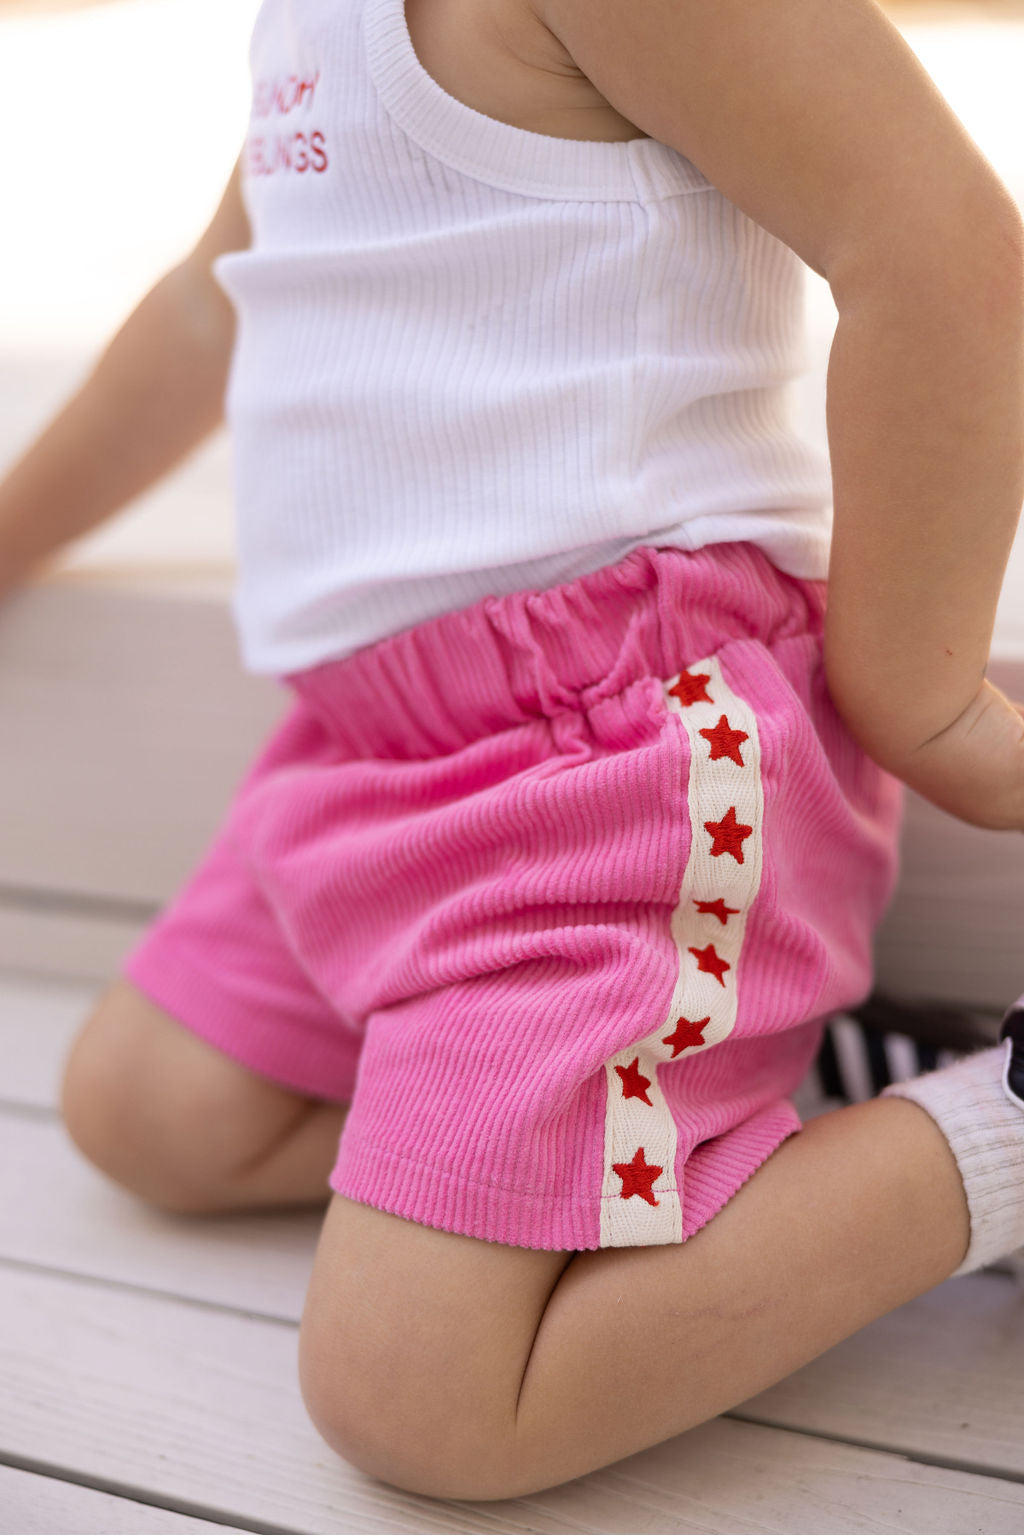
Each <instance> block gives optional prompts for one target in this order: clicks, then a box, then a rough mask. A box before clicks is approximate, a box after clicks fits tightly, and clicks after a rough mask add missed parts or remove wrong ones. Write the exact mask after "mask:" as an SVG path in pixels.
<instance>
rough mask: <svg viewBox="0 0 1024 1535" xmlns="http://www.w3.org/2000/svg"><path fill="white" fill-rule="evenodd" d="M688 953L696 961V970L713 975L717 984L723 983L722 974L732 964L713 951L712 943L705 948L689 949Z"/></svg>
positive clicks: (721, 984) (729, 968)
mask: <svg viewBox="0 0 1024 1535" xmlns="http://www.w3.org/2000/svg"><path fill="white" fill-rule="evenodd" d="M690 953H691V954H692V955H693V957H694V959H695V960H696V961H697V969H698V970H702V971H703V972H704V974H705V975H713V976H714V978H715V980H716V981H717V982H718V984H719V986H724V985H725V982H724V981H723V980H722V976H723V975H724V974H725V972H726V971H727V970H731V969H732V966H731V965H728V964H726V962H725V960H724V959H722V958H720V957H719V955H717V954H716V953H715V946H714V944H713V943H709V944H708V946H707V948H706V949H691V950H690Z"/></svg>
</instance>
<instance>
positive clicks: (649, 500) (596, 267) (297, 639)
mask: <svg viewBox="0 0 1024 1535" xmlns="http://www.w3.org/2000/svg"><path fill="white" fill-rule="evenodd" d="M250 63H251V68H252V76H253V95H252V115H251V118H250V124H249V132H248V137H247V140H246V146H245V150H244V156H243V169H244V177H243V196H244V200H245V205H246V208H247V211H248V214H249V218H250V221H251V225H252V231H253V238H252V246H251V248H250V249H248V250H244V251H237V252H232V253H230V254H227V255H223V256H221V257H219V258H218V260H217V262H216V263H215V268H214V270H215V273H216V276H217V278H218V280H219V281H220V283H221V285H222V287H223V288H224V290H225V292H226V293H227V294H228V296H229V297H230V298H231V300H232V302H233V304H234V306H235V309H236V313H237V319H238V325H237V335H236V345H235V352H234V356H233V360H232V367H231V374H230V378H229V383H228V390H227V396H226V415H227V421H228V426H229V429H230V433H231V438H232V453H233V476H234V494H235V516H236V532H237V548H238V573H237V583H236V588H235V594H234V599H233V606H234V614H235V619H236V622H237V626H238V632H239V637H240V647H241V653H242V661H243V665H244V666H245V667H246V669H247V670H249V671H252V672H256V673H271V674H278V675H281V674H285V673H288V672H293V671H299V670H303V669H305V668H307V667H310V666H314V665H316V664H318V663H319V662H321V661H326V660H329V659H332V658H337V657H341V656H344V655H346V654H348V653H350V652H352V651H353V650H356V649H358V648H360V647H362V646H365V645H368V644H372V643H373V642H375V641H377V640H379V639H382V638H384V637H385V636H387V635H389V634H392V633H394V632H396V631H398V630H400V629H405V628H408V627H410V626H412V625H414V624H416V623H419V622H421V621H423V620H424V619H427V618H431V617H433V616H435V615H436V614H438V613H441V612H444V611H448V610H451V609H454V608H460V607H464V606H467V605H469V604H471V603H473V602H476V601H478V600H479V599H480V598H482V597H484V596H485V595H487V594H495V595H503V594H505V593H507V592H510V591H516V590H523V589H527V588H544V587H548V586H553V585H556V584H558V583H561V582H564V581H571V580H574V579H575V578H576V577H577V576H580V575H584V574H586V573H587V572H589V571H592V570H596V569H598V568H599V567H601V566H603V565H607V564H612V563H614V562H616V561H617V560H619V559H621V558H622V557H623V556H624V555H626V554H627V553H629V552H630V550H632V549H634V548H636V547H637V546H639V545H641V544H651V545H656V546H678V547H680V548H684V549H696V548H700V547H702V546H704V545H707V544H711V543H716V542H730V541H736V540H749V541H750V542H752V543H756V544H758V545H759V546H760V547H761V548H762V549H763V550H764V552H765V553H766V554H767V555H768V557H769V558H770V559H771V560H772V561H773V562H774V563H775V564H776V565H777V566H778V567H779V568H781V569H782V570H784V571H787V572H788V573H790V574H792V575H798V576H810V577H822V576H824V575H825V574H826V570H827V561H828V544H829V531H830V512H831V506H830V501H831V476H830V471H829V463H828V458H827V455H826V454H825V453H823V452H822V450H821V449H820V448H819V447H818V446H817V445H814V444H812V443H810V442H809V441H806V440H804V439H803V438H802V437H801V436H800V434H799V432H798V431H797V429H796V399H795V394H794V390H793V383H794V380H795V379H796V378H798V377H799V376H800V374H801V373H803V372H805V371H806V369H807V338H806V333H805V324H806V321H805V313H804V275H805V268H804V266H803V263H802V262H801V260H800V258H799V257H798V256H797V255H796V253H795V252H794V251H792V250H791V249H790V248H789V247H788V246H787V245H785V244H784V243H782V242H781V241H779V240H778V239H776V238H775V237H774V236H773V235H771V234H769V233H768V232H767V231H766V230H765V229H764V228H763V227H761V226H760V225H759V224H757V223H755V222H754V221H753V220H752V219H750V218H748V217H747V216H746V215H745V214H744V213H742V212H741V211H740V210H739V209H738V208H737V207H736V206H735V205H734V204H733V203H730V202H729V201H728V200H727V199H726V198H725V197H724V196H723V195H722V194H721V193H720V192H719V191H718V190H717V189H716V188H715V187H714V186H713V185H712V184H711V183H710V182H709V181H708V180H707V179H706V178H705V176H704V175H703V174H702V173H701V172H700V171H699V170H698V169H697V167H696V166H695V165H694V164H693V163H692V162H691V161H689V160H687V159H686V158H684V156H682V155H681V154H679V153H678V152H677V151H676V150H674V149H672V148H671V147H669V146H668V145H666V144H663V143H660V142H659V141H658V140H656V139H650V138H639V139H632V140H626V141H620V142H593V141H584V140H575V139H563V138H556V137H551V136H549V135H547V134H541V133H533V132H529V131H527V130H525V129H522V128H518V127H513V126H511V125H510V124H507V123H503V122H500V121H497V120H496V119H493V118H491V117H488V116H485V115H484V114H482V113H480V112H477V111H476V110H474V109H473V108H471V107H468V106H466V105H465V104H464V103H462V102H460V101H458V100H456V99H455V98H454V97H452V96H450V95H449V94H448V93H447V92H446V91H445V90H444V89H443V88H442V87H441V86H440V85H439V84H438V83H437V82H436V81H435V80H434V79H433V77H432V76H431V75H429V74H428V73H427V72H426V70H425V69H424V68H423V66H422V65H421V64H420V62H419V60H418V58H417V55H416V53H415V51H414V49H413V46H412V42H411V39H410V36H409V31H408V28H407V25H406V19H405V3H404V0H265V3H264V5H263V7H262V9H261V10H260V12H259V14H258V16H257V19H256V23H255V27H254V31H253V36H252V44H251V53H250Z"/></svg>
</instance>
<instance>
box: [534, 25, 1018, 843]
mask: <svg viewBox="0 0 1024 1535" xmlns="http://www.w3.org/2000/svg"><path fill="white" fill-rule="evenodd" d="M535 3H536V4H537V6H538V9H539V11H540V13H541V14H542V16H543V19H544V20H545V22H546V23H547V25H548V27H549V29H550V30H551V31H552V32H553V33H554V34H555V36H557V37H558V38H559V39H560V40H561V42H562V43H563V45H564V46H565V48H566V49H567V50H568V52H569V53H570V54H571V56H572V58H573V59H574V60H575V61H576V63H577V64H578V65H579V67H580V68H581V69H582V70H583V72H584V73H585V74H586V75H587V76H588V77H589V78H590V79H591V80H592V81H593V83H594V84H595V85H596V86H597V88H598V90H600V91H601V92H602V93H603V94H604V95H605V96H606V97H607V98H608V100H609V101H610V102H611V103H612V105H613V106H614V107H616V108H617V109H618V110H619V111H620V112H621V113H623V115H624V116H625V117H627V118H628V119H629V120H631V121H632V122H634V123H636V124H638V126H640V127H641V128H643V129H644V130H645V131H646V132H648V133H650V134H651V135H652V136H653V137H655V138H658V139H661V140H662V141H664V142H666V143H668V144H670V145H671V146H672V147H674V148H675V149H677V150H679V152H680V153H681V154H684V155H685V156H686V157H687V158H688V159H690V160H692V161H693V162H694V163H695V164H696V165H697V166H698V167H699V168H700V169H701V170H702V171H703V172H704V174H705V175H706V176H707V177H708V179H709V180H710V181H711V182H712V183H714V185H715V186H717V187H718V188H719V190H720V191H721V192H722V193H724V195H725V196H726V197H728V198H729V199H730V200H731V201H732V202H734V203H735V204H736V205H737V206H738V207H739V208H741V209H742V210H743V211H744V212H746V213H747V214H749V216H750V217H752V218H753V219H755V220H756V221H757V222H758V223H759V224H761V225H763V226H764V227H765V228H766V229H768V230H769V231H770V232H771V233H773V234H774V235H776V236H777V237H778V238H779V239H781V240H783V241H784V242H785V243H786V244H787V245H789V246H790V247H791V248H792V249H794V250H795V251H796V252H797V253H798V254H799V255H800V256H801V257H802V258H803V260H804V261H805V262H806V263H807V264H808V265H809V266H810V267H812V268H813V269H814V270H815V271H816V272H818V273H819V274H821V275H823V276H825V277H826V278H827V279H828V281H829V283H830V285H831V287H832V292H833V296H834V298H835V301H836V307H837V309H838V311H839V321H838V326H837V329H836V334H835V339H834V342H833V346H832V353H831V357H830V361H829V370H828V396H827V422H828V435H829V444H830V450H831V460H832V477H833V500H834V506H835V533H834V545H833V553H832V564H831V572H830V603H829V615H828V623H827V630H826V660H827V666H828V676H829V682H830V686H831V689H832V693H833V696H834V698H835V700H836V703H837V706H838V708H839V709H840V711H841V712H842V714H843V716H844V718H845V719H846V721H847V723H848V725H849V726H850V728H851V730H852V731H853V732H854V734H855V735H856V736H857V737H858V739H859V740H860V741H861V743H862V744H863V745H864V747H865V748H866V749H867V750H868V751H869V752H870V753H871V754H872V756H874V757H875V758H876V759H877V761H879V762H880V763H881V764H882V765H883V766H885V767H887V768H889V769H890V770H891V771H892V772H894V773H896V774H898V775H899V776H900V777H901V778H903V779H904V780H905V781H906V782H907V783H909V784H911V785H912V786H913V787H914V788H916V789H918V790H919V791H920V792H921V793H923V794H925V795H926V796H927V797H928V798H930V799H932V800H934V801H935V802H936V803H938V804H940V805H942V806H944V807H945V808H946V809H948V810H951V811H952V812H953V813H954V814H956V815H960V816H962V817H963V818H964V819H966V820H969V821H972V822H975V823H976V824H978V825H983V826H993V827H1017V828H1022V829H1024V719H1022V718H1021V715H1020V713H1019V712H1018V711H1017V710H1016V708H1015V707H1014V706H1013V705H1011V704H1010V703H1009V702H1008V701H1007V700H1006V699H1005V698H1004V696H1003V695H1002V694H1001V693H999V692H998V691H997V690H996V689H995V688H993V687H992V686H991V685H990V684H989V683H987V682H986V681H985V680H984V672H985V667H986V664H987V661H988V654H989V647H990V645H991V639H992V630H993V626H994V622H995V611H996V603H997V600H998V596H999V590H1000V586H1001V584H1002V579H1003V575H1004V572H1005V569H1006V562H1007V558H1008V556H1009V551H1010V547H1011V544H1012V541H1013V535H1014V529H1015V527H1016V524H1017V519H1018V516H1019V513H1020V509H1021V503H1022V500H1024V228H1022V221H1021V216H1020V210H1019V209H1018V208H1017V206H1016V204H1015V202H1014V200H1013V198H1012V197H1011V195H1010V193H1009V192H1008V191H1007V189H1006V187H1005V186H1004V185H1003V183H1002V182H1001V181H1000V179H999V178H998V176H997V175H996V173H995V171H994V170H993V168H992V166H991V165H990V164H989V162H988V161H987V160H986V159H985V157H984V156H983V155H982V153H981V151H980V150H979V149H978V147H977V146H976V145H975V143H974V142H973V140H972V139H971V138H970V137H969V136H968V134H967V133H966V131H965V129H964V128H963V125H962V124H961V123H960V121H959V119H958V118H957V117H956V116H955V115H954V114H953V112H952V110H951V109H950V108H949V106H948V104H947V103H946V101H945V99H944V98H943V96H942V95H941V93H940V92H939V91H938V90H937V88H936V87H935V85H934V82H933V81H932V80H931V77H930V76H929V75H928V74H927V72H926V71H925V70H924V68H923V67H922V66H921V64H920V63H919V61H918V60H917V58H916V57H915V55H914V53H913V52H912V50H911V49H910V48H909V46H908V45H907V43H906V42H905V41H904V39H903V38H902V37H901V35H900V33H899V31H898V30H897V28H896V27H895V26H893V24H892V23H891V22H890V21H889V20H888V19H887V18H886V17H885V15H884V14H883V12H882V11H881V10H879V8H878V7H877V6H876V5H875V4H874V3H873V0H757V3H756V4H752V3H751V0H643V4H641V5H639V6H638V5H637V4H635V0H535Z"/></svg>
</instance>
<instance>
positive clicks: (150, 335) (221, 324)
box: [0, 165, 250, 596]
mask: <svg viewBox="0 0 1024 1535" xmlns="http://www.w3.org/2000/svg"><path fill="white" fill-rule="evenodd" d="M249 243H250V232H249V223H248V219H247V217H246V213H245V209H244V206H243V204H242V198H241V187H240V168H239V166H238V165H236V166H235V170H234V173H233V174H232V177H231V180H230V181H229V183H228V186H227V190H226V191H225V193H224V196H223V198H222V200H221V203H220V207H219V208H218V209H217V212H216V214H215V215H214V217H213V219H212V221H211V223H210V225H209V228H208V229H207V230H206V232H205V233H204V234H203V236H202V238H201V239H200V240H199V242H198V244H197V245H196V247H195V249H194V250H193V251H192V252H191V254H190V255H189V256H187V257H186V259H185V260H184V261H182V262H181V263H180V264H179V265H178V266H176V267H174V268H172V270H171V271H169V272H168V273H167V274H166V275H165V276H164V277H162V278H161V279H160V281H159V282H158V283H156V285H155V286H154V287H153V288H152V289H151V290H150V292H149V293H147V295H146V297H145V298H144V299H143V300H142V302H141V303H140V304H139V305H138V307H137V308H136V309H135V310H134V311H133V312H132V314H131V315H129V317H128V319H127V320H126V321H125V323H124V325H123V326H122V327H121V329H120V330H119V331H118V332H117V334H116V335H115V337H114V339H113V340H112V341H111V342H110V344H109V345H108V347H107V348H106V350H105V351H104V352H103V354H102V356H101V357H100V359H99V361H98V362H97V364H96V366H95V368H94V369H93V371H92V372H91V373H90V375H89V376H88V378H87V379H86V380H85V382H84V383H83V384H82V386H81V388H79V389H78V390H77V391H76V393H75V394H74V395H73V396H72V397H71V399H70V400H69V401H68V403H67V404H66V405H65V406H64V407H63V408H62V409H61V410H60V412H59V413H58V414H57V415H56V416H55V417H54V419H53V420H52V421H51V422H50V424H49V425H48V426H47V427H46V428H45V429H44V430H43V432H42V433H41V434H40V436H38V437H37V438H36V440H35V441H34V442H33V443H32V445H31V446H30V447H29V448H28V450H27V451H26V452H25V453H24V454H23V455H22V457H21V458H20V459H19V460H18V461H17V462H16V463H15V464H14V465H13V467H12V468H11V469H10V471H9V472H8V474H7V475H6V477H5V478H4V479H3V480H0V596H2V595H3V593H4V591H5V590H8V589H9V588H10V587H12V586H13V585H14V584H15V582H16V581H18V580H19V579H20V578H21V577H22V576H23V575H24V574H26V573H27V572H28V571H29V570H30V569H32V568H33V567H35V566H37V565H39V564H40V563H41V562H42V561H44V560H45V559H46V557H47V556H49V555H52V554H53V553H55V552H56V551H57V550H58V549H59V548H60V546H61V545H62V544H65V543H67V542H68V541H69V540H71V539H73V538H77V537H78V536H79V535H80V534H82V533H85V532H87V531H88V530H89V529H90V528H93V527H95V526H96V525H97V524H98V523H100V522H102V521H103V520H104V519H105V518H107V517H110V516H112V515H113V513H115V512H117V511H119V510H120V509H121V508H122V507H123V506H125V505H126V503H127V502H129V501H130V500H131V499H132V498H133V497H134V496H137V495H138V494H139V493H140V492H141V491H143V490H145V488H146V487H147V486H148V485H151V484H152V483H153V481H154V480H156V479H158V478H159V477H160V476H161V475H163V474H165V473H166V472H167V471H168V470H169V469H171V468H172V467H173V466H174V465H175V464H176V463H178V462H179V460H180V459H182V458H183V457H184V455H185V454H186V453H187V452H188V451H189V450H190V449H191V448H194V447H195V446H196V445H197V444H198V443H199V442H201V441H202V439H203V438H204V437H207V436H208V435H209V434H210V432H212V431H213V429H214V428H215V427H216V426H217V425H218V423H219V422H220V420H221V419H222V413H223V396H224V389H225V385H226V382H227V373H228V366H229V363H230V360H231V351H232V347H233V344H234V332H235V317H234V311H233V309H232V307H231V303H230V301H229V300H228V298H227V296H226V295H225V294H224V292H223V291H222V290H221V289H220V288H219V287H218V286H217V283H216V281H215V280H214V277H213V275H212V273H211V270H210V267H211V263H212V262H213V260H214V258H215V257H216V256H218V255H220V253H221V252H222V251H229V250H239V249H242V248H244V247H245V246H247V245H248V244H249Z"/></svg>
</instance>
